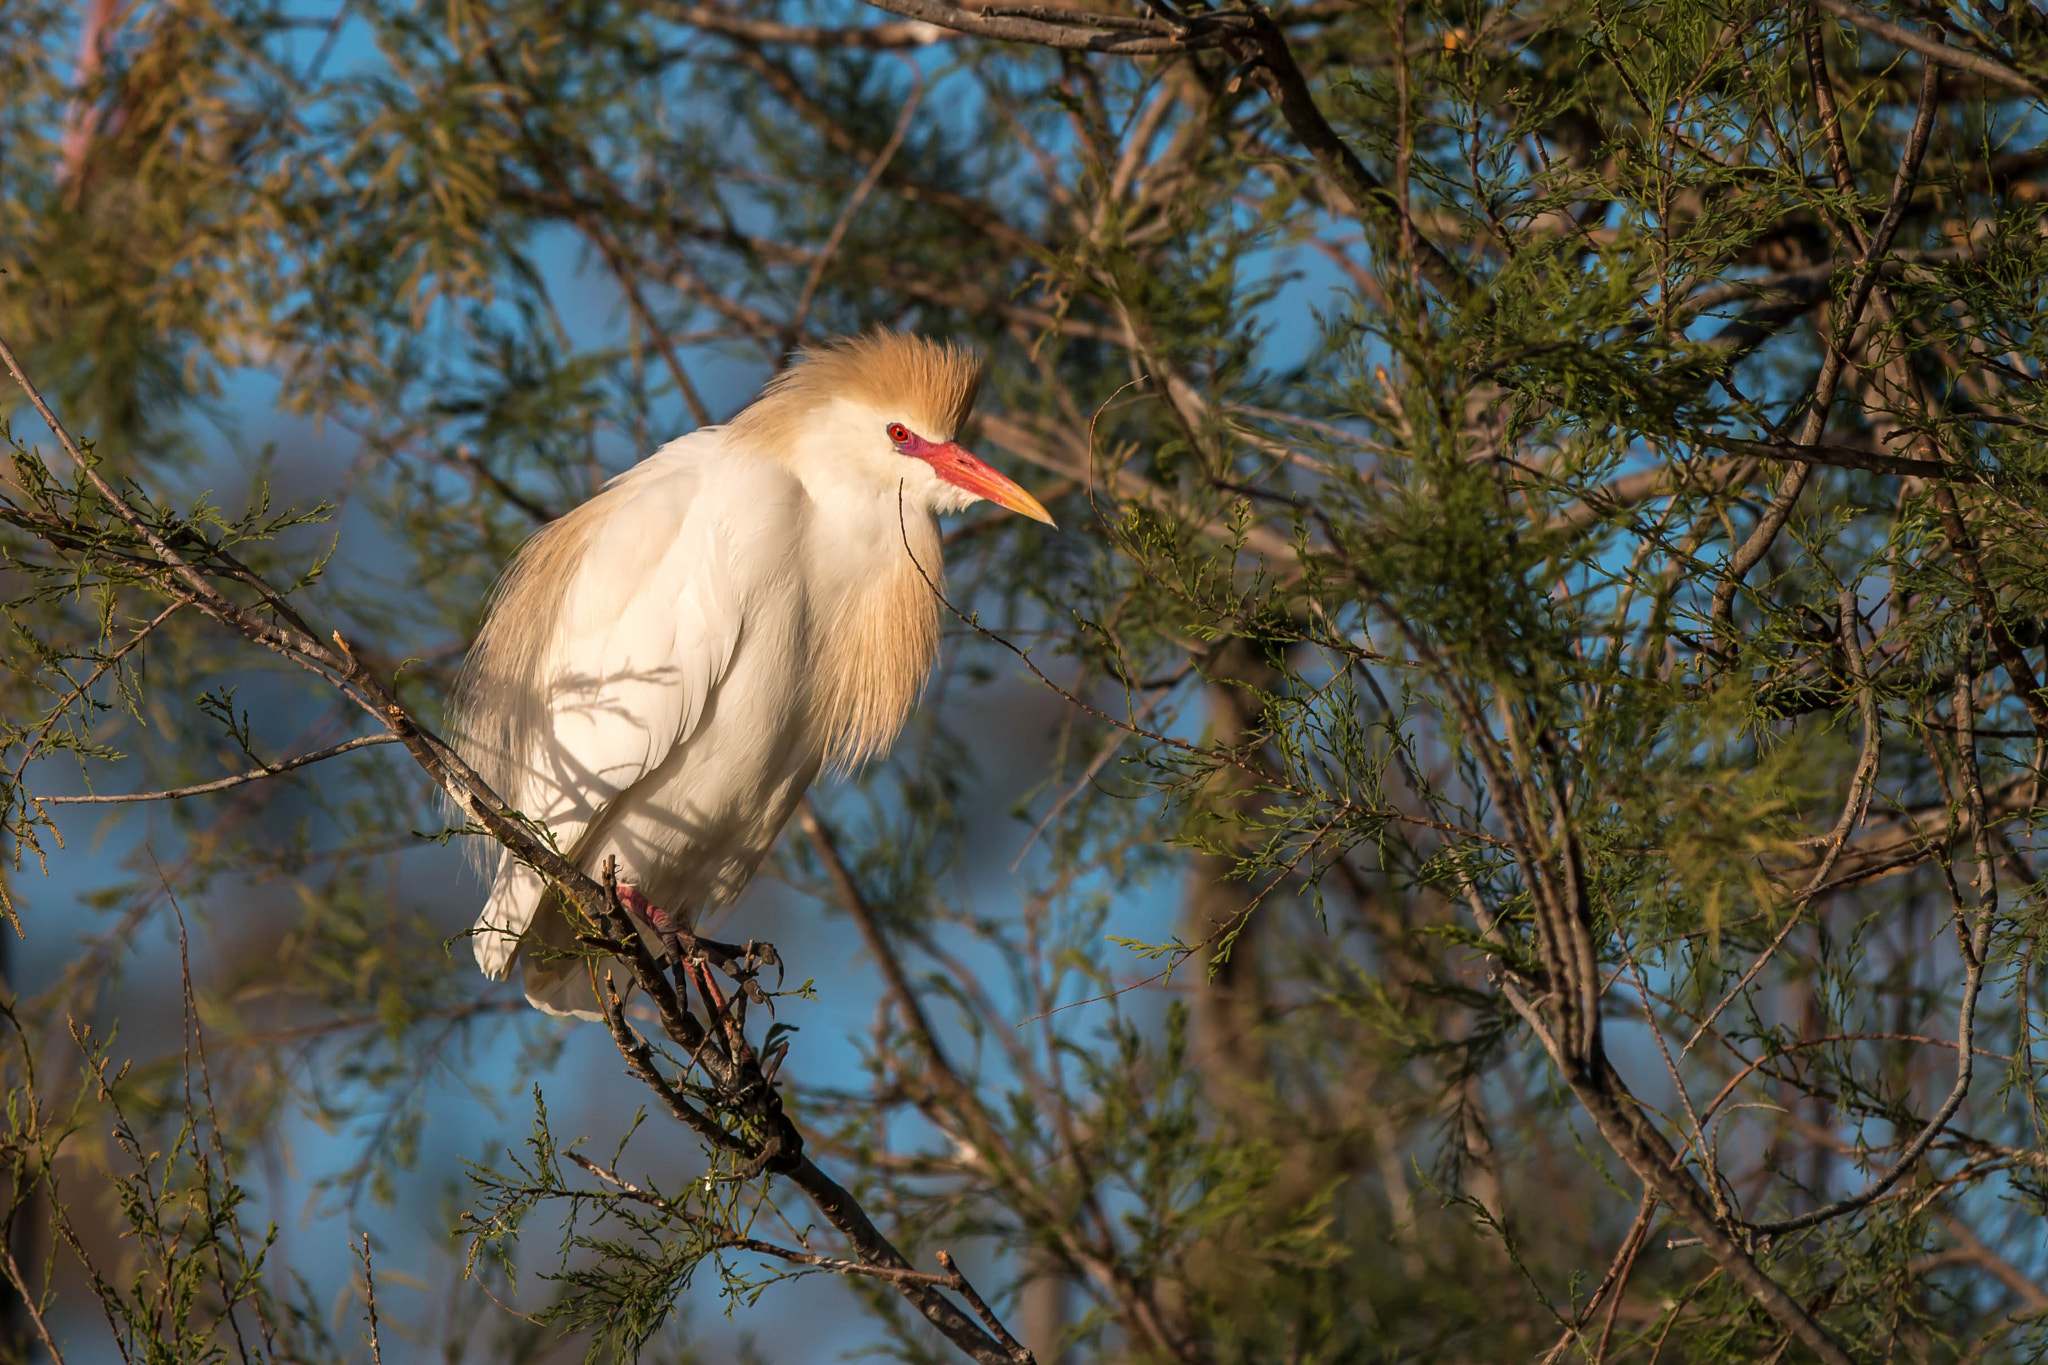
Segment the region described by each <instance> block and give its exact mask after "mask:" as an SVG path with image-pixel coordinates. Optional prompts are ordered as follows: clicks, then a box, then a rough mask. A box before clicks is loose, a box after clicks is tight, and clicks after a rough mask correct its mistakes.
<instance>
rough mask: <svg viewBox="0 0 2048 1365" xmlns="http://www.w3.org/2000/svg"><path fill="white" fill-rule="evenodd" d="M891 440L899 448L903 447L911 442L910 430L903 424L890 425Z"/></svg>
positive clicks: (893, 423) (894, 423)
mask: <svg viewBox="0 0 2048 1365" xmlns="http://www.w3.org/2000/svg"><path fill="white" fill-rule="evenodd" d="M889 439H890V440H892V441H894V442H895V443H896V444H897V445H899V446H900V445H903V444H904V443H906V442H908V441H909V440H910V428H909V427H906V426H904V425H903V423H901V422H891V423H889Z"/></svg>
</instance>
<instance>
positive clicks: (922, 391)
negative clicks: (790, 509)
mask: <svg viewBox="0 0 2048 1365" xmlns="http://www.w3.org/2000/svg"><path fill="white" fill-rule="evenodd" d="M980 388H981V362H980V361H979V360H978V359H976V358H975V357H974V355H973V354H972V353H971V352H968V351H966V350H963V349H962V348H960V347H958V346H954V345H952V344H950V343H943V342H936V341H927V340H925V339H924V338H923V337H916V336H910V335H907V334H904V333H901V332H885V331H874V332H869V333H867V334H866V335H863V336H858V337H846V338H842V339H840V340H838V341H831V342H827V343H825V344H824V345H821V346H815V347H811V348H808V349H806V350H803V351H800V352H798V353H797V355H796V357H795V359H793V360H792V361H791V362H790V366H789V368H788V369H787V370H784V371H783V372H782V374H780V375H778V376H777V377H776V378H775V380H774V381H773V382H771V383H770V384H769V386H768V388H767V389H766V391H764V392H763V393H762V395H761V397H760V399H759V400H758V401H757V402H756V403H754V405H753V406H752V407H750V408H748V409H747V410H746V411H745V412H743V413H741V414H740V415H739V416H738V417H737V418H735V419H734V422H733V425H734V426H735V428H737V429H739V430H740V431H742V432H744V433H746V434H748V435H750V436H753V437H755V438H756V439H757V440H759V441H760V442H761V443H762V445H763V446H765V447H767V448H769V449H772V450H774V451H775V452H776V453H777V454H778V456H779V457H780V458H783V459H787V460H791V461H793V462H795V463H798V464H800V465H811V466H812V467H813V468H814V469H816V470H817V472H819V473H829V476H830V478H831V479H832V481H834V482H844V481H847V480H849V479H851V480H853V481H857V482H860V483H869V482H872V483H873V484H874V485H875V486H876V488H877V489H878V490H886V492H887V493H888V494H890V495H892V496H893V495H895V494H896V492H897V491H898V490H899V489H900V490H901V492H902V496H903V498H904V500H905V502H906V504H907V505H908V506H910V507H912V508H916V509H920V510H923V511H926V512H933V513H937V512H958V511H961V510H962V509H964V508H966V507H968V506H970V505H972V504H973V503H976V502H979V501H981V500H983V499H987V500H988V501H990V502H992V503H994V504H996V505H997V506H998V507H1003V508H1007V509H1008V510H1010V511H1012V512H1018V513H1022V514H1023V515H1024V516H1027V517H1030V518H1032V519H1033V520H1035V521H1042V522H1044V523H1045V524H1046V525H1048V526H1050V525H1052V524H1053V520H1052V516H1051V515H1050V514H1049V513H1048V512H1047V511H1046V510H1045V508H1044V506H1043V505H1041V504H1040V503H1039V501H1038V499H1036V498H1034V497H1032V496H1031V495H1030V494H1029V493H1027V492H1025V491H1024V489H1023V488H1021V487H1020V486H1018V484H1017V483H1016V482H1015V481H1014V480H1012V479H1010V478H1008V477H1007V476H1005V475H1003V474H1001V473H999V472H998V471H997V470H996V469H994V468H993V467H991V466H990V465H989V464H987V463H986V462H985V461H983V460H981V459H979V458H977V457H976V456H974V455H973V454H971V453H969V452H968V451H967V450H966V449H965V448H963V447H962V446H961V445H960V444H959V443H958V442H957V441H956V440H955V439H954V438H955V437H956V436H958V435H959V434H960V430H961V428H962V427H964V426H965V425H966V423H967V417H968V414H969V413H970V412H971V411H972V410H973V408H974V399H975V395H976V393H977V392H978V391H979V390H980Z"/></svg>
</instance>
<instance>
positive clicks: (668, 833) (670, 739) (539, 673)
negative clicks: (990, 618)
mask: <svg viewBox="0 0 2048 1365" xmlns="http://www.w3.org/2000/svg"><path fill="white" fill-rule="evenodd" d="M980 380H981V366H980V363H979V362H978V361H977V360H975V359H974V358H973V357H972V356H971V355H970V354H969V353H968V352H966V351H963V350H961V349H959V348H957V347H955V346H952V345H950V344H946V345H942V344H938V343H934V342H930V341H925V340H923V339H920V338H917V337H912V336H906V335H900V334H896V333H889V332H874V333H870V334H869V335H866V336H862V337H858V338H849V339H845V340H840V341H836V342H832V343H830V344H828V345H824V346H821V347H818V348H816V349H813V350H808V351H805V352H802V353H800V354H799V355H798V356H797V357H796V358H795V360H794V361H793V362H792V364H791V365H790V367H789V368H788V369H787V370H785V371H784V372H783V373H782V374H780V375H778V376H777V377H776V378H775V379H774V380H773V381H771V382H770V383H769V385H768V386H767V388H766V389H765V390H764V391H763V392H762V394H761V396H760V397H759V398H758V399H756V400H755V402H754V403H753V404H752V405H751V406H749V407H748V408H746V409H745V410H744V411H743V412H741V413H740V414H739V415H738V416H737V417H735V418H733V419H732V421H731V422H729V423H727V424H726V425H724V426H717V427H706V428H703V429H701V430H699V431H696V432H693V433H691V434H690V435H688V436H685V437H682V438H681V439H680V440H676V441H671V442H670V443H669V444H668V445H666V446H663V447H662V448H661V449H660V450H658V451H656V452H655V453H654V454H653V455H651V456H649V457H648V458H647V459H646V460H644V461H642V462H641V463H640V464H638V465H636V466H635V467H634V468H632V469H630V470H628V471H627V472H626V473H624V474H621V475H619V476H618V477H617V478H615V479H613V480H612V481H611V482H610V483H608V484H607V485H606V486H605V488H604V491H603V492H601V493H599V494H598V495H597V496H596V497H594V498H592V499H591V500H590V501H588V502H586V503H584V504H583V505H582V506H580V507H578V508H576V509H575V510H574V511H573V512H570V513H569V514H568V515H566V516H564V517H562V518H561V519H560V520H558V521H555V522H553V523H551V524H549V525H548V526H546V527H543V528H542V529H541V530H540V531H538V532H537V533H535V535H534V536H533V537H532V538H531V539H530V540H528V541H527V542H526V544H525V545H524V546H523V547H522V548H521V549H520V551H519V553H518V555H517V556H516V557H515V558H514V559H513V561H512V563H511V565H510V566H509V567H508V568H507V569H506V571H505V573H504V576H503V577H502V578H501V579H500V580H499V582H498V585H497V587H496V588H495V589H494V590H493V592H492V594H491V598H490V602H489V605H488V607H487V610H486V615H485V619H484V623H483V627H482V629H481V631H480V632H479V634H478V636H477V640H476V644H475V646H474V648H473V649H472V650H471V651H470V654H469V658H468V661H467V662H466V664H465V665H464V668H463V672H462V676H461V678H460V680H459V682H458V684H457V688H456V692H455V708H454V726H453V729H454V732H455V734H456V736H457V740H458V745H459V747H460V748H461V750H462V752H463V756H464V757H465V758H466V759H467V760H468V761H469V762H470V764H471V765H472V766H474V767H475V768H476V769H477V770H478V771H479V772H480V773H481V774H482V775H483V776H484V778H485V779H486V780H488V781H489V782H490V784H491V786H492V787H493V788H494V789H495V790H496V791H497V793H498V795H499V796H501V797H503V798H504V799H505V800H506V801H507V802H509V803H510V804H511V806H512V807H513V808H514V809H515V810H518V811H521V812H523V813H524V814H525V815H527V816H528V817H529V818H531V819H533V820H537V821H539V822H542V823H543V824H545V825H546V826H547V828H548V829H549V831H550V832H551V833H552V834H553V836H554V839H555V843H556V846H557V847H558V848H559V849H560V850H561V851H562V852H563V853H564V854H565V855H566V856H567V857H569V858H570V859H571V860H572V861H573V862H575V863H576V864H577V865H578V866H579V867H581V868H583V869H584V870H586V871H588V872H591V873H592V874H595V873H597V871H598V870H599V869H600V868H602V867H603V865H604V862H605V859H606V858H607V857H616V858H617V859H618V867H619V875H620V881H621V883H622V884H623V886H624V887H625V888H626V892H625V899H626V900H627V903H628V906H629V908H631V909H633V910H634V912H635V913H636V915H637V916H639V917H641V918H643V919H647V920H650V921H652V922H655V923H660V922H664V921H667V920H668V919H670V918H671V917H673V919H674V920H675V921H676V922H678V923H680V924H681V925H684V926H688V925H691V924H694V923H698V922H701V920H702V917H703V916H704V915H706V914H708V913H709V912H711V911H713V910H716V909H719V908H721V907H723V906H725V905H727V904H729V903H730V902H731V901H732V900H733V898H734V897H736V896H737V895H738V894H739V893H740V891H741V890H742V888H744V887H745V886H746V884H747V882H748V881H749V879H751V878H752V877H753V875H754V872H755V870H756V869H757V868H758V867H759V866H760V865H761V862H762V860H763V859H764V858H765V857H766V856H767V854H768V850H769V847H770V846H771V845H772V844H773V843H774V842H775V837H776V835H777V834H778V833H780V832H781V829H782V826H783V824H784V823H785V822H786V821H787V820H788V819H789V816H790V814H791V812H792V811H793V810H794V809H795V807H796V804H797V801H798V800H799V799H800V798H801V797H802V796H803V793H804V792H805V790H806V789H807V788H809V786H810V784H811V781H812V779H813V778H814V777H816V776H817V774H818V771H819V769H820V768H821V767H823V766H824V765H826V764H834V765H839V766H845V767H852V766H855V765H857V764H859V763H861V762H862V761H863V760H865V759H868V758H870V757H872V756H874V755H876V754H878V753H880V752H881V751H883V750H885V749H886V748H888V746H889V745H890V743H891V742H893V741H894V739H895V737H896V734H897V732H898V731H899V730H900V729H901V728H902V726H903V722H904V720H905V718H906V717H907V715H908V713H909V711H910V707H911V704H912V703H913V702H914V701H915V700H916V698H917V694H918V692H919V690H920V689H921V688H922V687H923V685H924V681H925V677H926V675H927V674H928V673H929V672H930V671H931V666H932V661H933V658H934V655H935V653H936V651H937V647H938V634H939V622H938V608H939V603H938V599H937V596H936V586H937V584H938V583H939V574H940V562H939V530H938V514H940V513H942V512H957V511H960V510H961V509H963V508H965V507H967V506H968V505H970V504H972V503H974V502H976V501H979V500H981V499H984V498H986V499H988V500H989V501H991V502H994V503H996V504H998V505H1000V506H1002V507H1005V508H1008V509H1010V510H1011V511H1015V512H1021V513H1023V514H1024V515H1025V516H1029V517H1033V518H1035V519H1037V520H1039V521H1043V522H1046V523H1047V524H1051V522H1052V518H1051V517H1050V516H1048V515H1047V514H1046V510H1045V508H1044V507H1042V506H1041V505H1040V504H1039V503H1038V501H1037V499H1035V498H1033V497H1032V496H1031V495H1030V494H1029V493H1027V492H1025V491H1024V490H1023V489H1022V488H1020V487H1019V486H1018V485H1017V484H1016V483H1014V482H1012V481H1011V480H1010V479H1007V478H1005V477H1004V476H1003V475H1001V474H999V473H998V472H996V471H995V470H994V469H992V468H990V467H989V466H988V465H987V464H984V463H983V462H982V461H980V460H978V459H976V458H975V457H974V456H972V455H970V454H968V453H967V452H966V451H965V450H963V449H961V448H960V446H958V445H957V444H955V443H954V437H955V436H957V435H958V434H959V433H960V429H961V427H962V425H963V424H964V423H965V422H966V420H967V416H968V413H969V411H970V410H971V409H972V407H973V405H974V398H975V394H976V391H977V389H978V388H979V387H980ZM656 907H659V908H658V909H657V908H656ZM473 939H474V946H475V949H476V957H477V963H478V965H479V966H481V967H482V968H483V970H484V972H485V974H486V975H488V976H491V977H493V978H496V979H499V980H502V979H504V978H505V977H506V976H507V975H509V974H510V972H511V969H512V965H513V963H514V961H515V960H516V959H517V958H519V957H520V956H521V955H522V950H525V952H524V956H525V959H526V972H525V984H526V998H527V999H528V1000H529V1001H530V1002H532V1003H533V1004H534V1005H535V1006H536V1007H538V1008H540V1009H543V1010H546V1011H548V1012H549V1013H553V1014H574V1015H577V1016H579V1017H582V1018H597V1017H599V1016H598V1014H597V1012H596V1011H597V1001H596V998H595V996H594V994H593V990H592V983H593V977H592V975H591V972H590V970H589V967H588V959H587V958H584V959H578V958H576V957H574V956H571V955H569V954H570V951H572V950H573V949H574V939H573V937H572V934H571V930H570V927H569V924H568V921H567V919H566V917H565V916H564V914H563V912H562V910H561V908H560V905H559V904H558V903H557V902H556V901H555V899H554V898H553V897H551V896H550V895H549V894H548V890H547V886H546V883H545V882H544V881H543V879H542V878H541V877H540V876H539V875H538V874H537V873H535V872H534V871H533V870H532V869H531V868H529V867H527V866H526V865H525V864H523V863H520V862H518V861H517V860H515V859H514V858H512V857H511V855H510V854H509V853H504V854H501V855H500V858H499V861H498V864H497V868H496V879H495V882H494V884H493V885H492V887H491V893H490V898H489V900H488V901H487V902H486V903H485V905H484V908H483V913H482V914H481V915H480V916H479V917H478V918H477V922H476V929H475V931H474V935H473ZM536 943H538V944H540V945H544V946H543V948H542V950H541V951H539V952H536V951H534V945H535V944H536Z"/></svg>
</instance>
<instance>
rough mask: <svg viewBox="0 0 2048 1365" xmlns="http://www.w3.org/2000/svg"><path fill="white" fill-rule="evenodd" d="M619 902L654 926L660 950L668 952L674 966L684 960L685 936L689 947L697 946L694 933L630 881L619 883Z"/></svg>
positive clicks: (635, 915)
mask: <svg viewBox="0 0 2048 1365" xmlns="http://www.w3.org/2000/svg"><path fill="white" fill-rule="evenodd" d="M619 904H621V905H623V906H625V907H626V912H627V913H628V914H630V915H632V916H634V917H635V918H637V919H642V920H645V921H646V922H647V923H648V924H650V925H652V926H653V927H654V934H655V937H656V938H659V939H660V940H661V947H662V951H663V952H665V953H667V954H668V956H669V959H670V961H672V962H674V963H675V964H676V966H678V967H681V966H682V965H683V963H684V961H685V960H686V955H685V951H684V944H683V940H684V938H685V937H687V938H688V939H689V940H690V942H689V947H690V948H692V949H694V948H695V947H696V946H697V939H696V935H694V934H691V933H690V931H689V930H687V929H685V928H683V927H682V926H681V925H680V924H677V923H676V922H675V921H674V920H673V919H671V918H670V917H669V914H668V912H667V911H666V910H663V909H662V908H661V907H660V906H658V905H656V904H655V903H654V902H653V901H651V900H649V899H647V897H645V896H643V895H642V894H640V888H639V887H637V886H634V885H633V884H632V883H630V882H621V883H619Z"/></svg>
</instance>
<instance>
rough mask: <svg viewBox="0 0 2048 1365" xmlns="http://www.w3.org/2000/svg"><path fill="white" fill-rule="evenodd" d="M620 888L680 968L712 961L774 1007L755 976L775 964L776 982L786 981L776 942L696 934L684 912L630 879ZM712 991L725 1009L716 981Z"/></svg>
mask: <svg viewBox="0 0 2048 1365" xmlns="http://www.w3.org/2000/svg"><path fill="white" fill-rule="evenodd" d="M618 891H619V904H620V905H622V906H624V907H625V909H626V912H627V913H628V914H630V915H632V916H633V917H634V918H636V919H639V920H642V921H645V922H646V923H647V924H648V925H650V926H652V927H653V929H654V933H655V936H656V937H658V938H659V939H660V940H661V946H662V948H663V949H664V950H666V951H667V953H668V955H669V957H670V958H671V959H672V960H673V961H674V962H675V964H676V965H677V966H678V967H684V966H686V965H687V964H690V963H692V962H705V963H708V964H710V965H711V966H713V967H716V968H717V969H718V970H719V971H721V972H723V973H725V975H726V976H728V977H730V978H732V980H733V981H735V982H737V983H738V984H739V987H740V991H741V993H742V994H744V995H745V996H746V997H747V999H749V1000H752V1001H753V1002H754V1003H755V1004H757V1005H769V1006H770V1008H773V1006H772V1004H771V1002H770V1001H769V999H768V996H767V994H766V993H765V992H763V991H762V989H761V986H760V983H759V982H757V981H756V980H755V979H754V978H755V977H756V976H757V975H758V974H759V973H760V972H761V970H762V969H763V968H766V967H773V968H775V974H776V975H775V982H776V984H777V985H778V986H780V985H781V984H782V959H781V958H780V957H779V956H778V955H777V954H776V952H775V945H774V944H772V943H757V942H755V941H754V940H753V939H748V940H747V941H746V942H745V943H743V944H732V943H721V942H719V941H718V940H717V939H715V938H705V937H704V936H702V935H701V934H696V933H692V932H691V931H690V930H689V929H688V928H687V927H685V925H684V924H683V922H682V917H681V916H680V915H671V914H669V913H668V912H667V911H666V910H663V909H662V908H661V907H660V906H658V905H656V904H655V903H654V902H653V901H651V900H649V899H647V897H646V896H644V895H642V894H641V892H640V888H639V887H637V886H634V885H632V884H631V883H630V882H621V883H620V884H619V888H618ZM703 981H704V982H706V983H710V977H709V976H708V975H706V976H705V977H704V978H703ZM712 991H713V992H717V993H718V995H719V997H720V1001H721V1003H720V1005H719V1008H721V1009H722V1008H723V992H718V991H717V986H716V984H715V983H712ZM711 998H712V996H711V994H710V993H706V995H705V999H706V1000H707V1001H708V1000H710V999H711Z"/></svg>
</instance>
